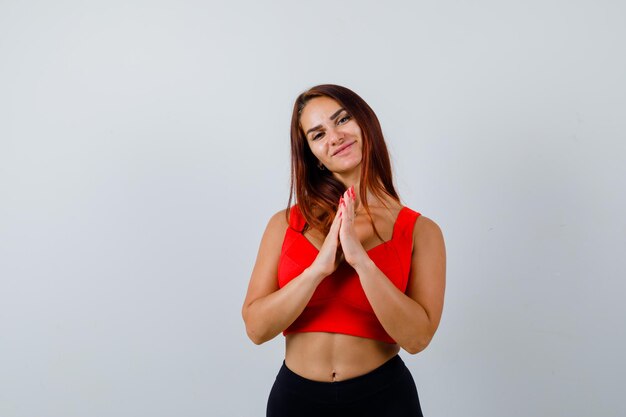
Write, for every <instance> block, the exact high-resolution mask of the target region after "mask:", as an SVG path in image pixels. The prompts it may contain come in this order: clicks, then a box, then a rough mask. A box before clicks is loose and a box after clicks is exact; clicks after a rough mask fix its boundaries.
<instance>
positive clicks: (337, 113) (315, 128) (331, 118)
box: [304, 107, 345, 136]
mask: <svg viewBox="0 0 626 417" xmlns="http://www.w3.org/2000/svg"><path fill="white" fill-rule="evenodd" d="M344 110H345V109H344V108H343V107H341V108H340V109H339V110H337V111H336V112H334V113H333V114H331V115H330V117H329V118H328V119H329V120H335V119H336V118H337V116H339V113H341V112H342V111H344ZM321 128H322V125H317V126H315V127H312V128H310V129H309V130H307V131H306V133H305V134H304V136H308V135H309V133H311V132H313V131H314V130H319V129H321Z"/></svg>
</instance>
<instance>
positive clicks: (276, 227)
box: [265, 209, 289, 234]
mask: <svg viewBox="0 0 626 417" xmlns="http://www.w3.org/2000/svg"><path fill="white" fill-rule="evenodd" d="M288 212H289V210H288V209H284V210H279V211H277V212H276V213H274V214H273V215H272V217H270V219H269V221H268V222H267V227H266V228H265V233H266V234H268V233H270V234H275V233H278V234H283V233H284V232H285V230H287V227H289V223H288V222H287V215H288Z"/></svg>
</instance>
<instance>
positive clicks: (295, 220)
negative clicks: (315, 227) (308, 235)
mask: <svg viewBox="0 0 626 417" xmlns="http://www.w3.org/2000/svg"><path fill="white" fill-rule="evenodd" d="M305 225H306V219H305V218H304V216H303V215H302V213H301V212H300V208H299V207H298V205H297V204H294V205H293V206H291V209H290V210H289V227H291V228H292V229H294V230H295V231H297V232H302V231H303V230H304V226H305Z"/></svg>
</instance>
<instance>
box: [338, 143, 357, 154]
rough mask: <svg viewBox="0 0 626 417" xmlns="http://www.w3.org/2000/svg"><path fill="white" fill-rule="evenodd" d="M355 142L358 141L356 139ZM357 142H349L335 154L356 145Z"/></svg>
mask: <svg viewBox="0 0 626 417" xmlns="http://www.w3.org/2000/svg"><path fill="white" fill-rule="evenodd" d="M355 142H356V141H355ZM355 142H352V143H348V144H347V145H344V146H342V147H341V148H339V149H337V150H336V151H335V153H333V156H335V155H337V154H338V153H340V152H343V151H344V150H346V149H348V148H349V147H350V146H352V145H354V144H355Z"/></svg>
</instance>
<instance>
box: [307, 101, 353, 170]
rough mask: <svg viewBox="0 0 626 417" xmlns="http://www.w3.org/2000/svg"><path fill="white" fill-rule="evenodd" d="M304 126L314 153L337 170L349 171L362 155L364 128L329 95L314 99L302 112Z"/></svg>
mask: <svg viewBox="0 0 626 417" xmlns="http://www.w3.org/2000/svg"><path fill="white" fill-rule="evenodd" d="M300 126H301V127H302V131H303V132H304V135H305V136H306V141H307V143H308V144H309V148H310V149H311V152H313V155H315V157H316V158H317V159H318V161H319V162H320V163H322V164H323V165H324V166H325V167H326V169H328V170H329V171H332V172H333V173H335V174H348V173H350V172H351V171H353V170H355V169H356V168H358V167H359V166H360V164H361V158H362V144H363V138H362V136H361V128H360V127H359V125H358V124H357V123H356V121H355V120H354V119H353V118H352V115H350V114H348V112H347V111H346V110H345V109H343V108H342V107H341V105H340V104H339V103H337V102H336V101H335V100H333V99H332V98H329V97H315V98H313V99H311V100H310V101H309V102H308V103H307V104H306V106H305V107H304V109H302V112H301V113H300Z"/></svg>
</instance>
